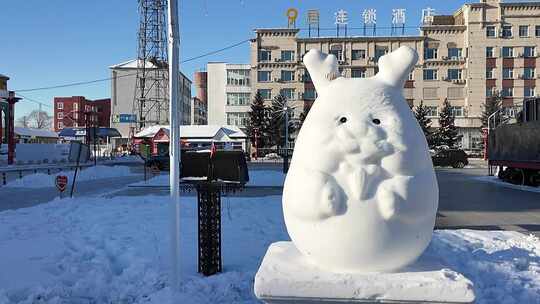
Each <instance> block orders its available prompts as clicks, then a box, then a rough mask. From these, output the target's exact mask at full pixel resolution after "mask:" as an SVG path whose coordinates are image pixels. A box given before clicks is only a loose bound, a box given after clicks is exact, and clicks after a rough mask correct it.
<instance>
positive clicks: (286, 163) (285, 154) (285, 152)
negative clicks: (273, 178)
mask: <svg viewBox="0 0 540 304" xmlns="http://www.w3.org/2000/svg"><path fill="white" fill-rule="evenodd" d="M284 110H285V143H284V146H285V147H284V149H283V173H287V171H289V150H288V146H289V107H285V109H284Z"/></svg>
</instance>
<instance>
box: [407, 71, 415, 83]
mask: <svg viewBox="0 0 540 304" xmlns="http://www.w3.org/2000/svg"><path fill="white" fill-rule="evenodd" d="M407 80H409V81H413V80H414V71H413V72H410V73H409V76H408V77H407Z"/></svg>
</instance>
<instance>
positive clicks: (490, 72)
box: [486, 68, 495, 79]
mask: <svg viewBox="0 0 540 304" xmlns="http://www.w3.org/2000/svg"><path fill="white" fill-rule="evenodd" d="M486 79H495V69H494V68H487V69H486Z"/></svg>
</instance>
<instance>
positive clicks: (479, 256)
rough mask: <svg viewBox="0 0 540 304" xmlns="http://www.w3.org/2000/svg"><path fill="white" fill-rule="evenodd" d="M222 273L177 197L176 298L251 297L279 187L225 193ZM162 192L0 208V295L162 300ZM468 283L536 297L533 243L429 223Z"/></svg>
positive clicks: (505, 295) (498, 298)
mask: <svg viewBox="0 0 540 304" xmlns="http://www.w3.org/2000/svg"><path fill="white" fill-rule="evenodd" d="M222 204H223V213H222V216H223V221H222V225H223V266H224V272H223V273H222V274H219V275H215V276H211V277H208V278H205V277H202V276H200V275H198V274H197V261H196V256H197V250H196V242H197V230H196V229H197V217H196V216H197V212H196V201H195V198H194V197H186V198H182V209H181V229H180V231H181V235H182V239H181V252H182V255H181V267H182V285H181V286H182V287H181V291H180V295H179V296H178V297H176V300H177V301H175V302H176V303H256V302H257V300H256V298H255V297H254V295H253V279H254V275H255V273H256V271H257V269H258V267H259V265H260V262H261V261H262V258H263V256H264V254H265V252H266V250H267V248H268V246H269V245H270V244H271V243H273V242H275V241H281V240H288V239H289V237H288V235H287V232H286V228H285V225H284V223H283V215H282V208H281V197H280V196H269V197H259V198H253V197H249V198H248V197H245V198H242V197H234V198H225V199H223V201H222ZM168 218H169V206H168V198H167V197H164V196H140V197H115V198H110V199H108V198H101V197H87V198H77V199H62V200H60V199H57V200H55V201H52V202H49V203H46V204H41V205H38V206H35V207H32V208H26V209H19V210H13V211H5V212H1V213H0V303H1V304H5V303H171V300H170V299H171V296H170V289H169V284H168V274H169V271H168V264H169V260H170V258H169V230H168V228H169V222H168ZM426 254H430V255H439V256H442V257H443V260H444V261H445V262H446V263H447V266H448V268H451V269H453V270H455V271H458V272H461V273H462V274H464V275H465V276H466V277H467V278H469V279H470V280H471V281H473V282H474V285H475V287H474V288H475V293H476V297H477V301H476V303H540V242H539V240H538V239H537V238H535V237H533V236H525V235H522V234H519V233H516V232H486V231H471V230H457V231H436V232H435V233H434V237H433V241H432V242H431V244H430V246H429V247H428V249H427V253H426Z"/></svg>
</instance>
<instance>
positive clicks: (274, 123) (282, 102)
mask: <svg viewBox="0 0 540 304" xmlns="http://www.w3.org/2000/svg"><path fill="white" fill-rule="evenodd" d="M286 106H287V98H286V97H285V96H283V95H281V94H280V95H277V96H276V97H274V99H273V100H272V105H271V106H270V109H269V112H270V113H269V128H268V134H269V139H270V142H271V145H272V146H278V147H282V146H283V144H284V143H285V113H284V110H283V109H284V108H285V107H286ZM289 114H291V113H289ZM294 131H295V128H294V123H293V119H292V117H291V115H290V116H289V137H290V136H291V135H292V133H293V132H294ZM289 140H290V138H289Z"/></svg>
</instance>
